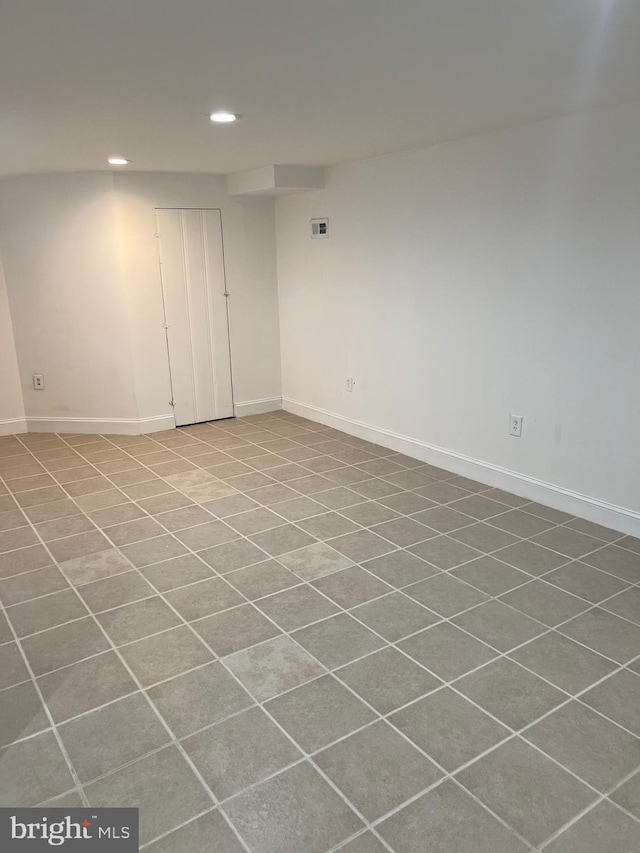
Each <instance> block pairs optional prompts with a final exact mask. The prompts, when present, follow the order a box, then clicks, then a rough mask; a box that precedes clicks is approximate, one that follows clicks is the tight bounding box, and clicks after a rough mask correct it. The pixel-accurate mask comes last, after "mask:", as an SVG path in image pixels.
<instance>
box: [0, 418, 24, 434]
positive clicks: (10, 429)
mask: <svg viewBox="0 0 640 853" xmlns="http://www.w3.org/2000/svg"><path fill="white" fill-rule="evenodd" d="M26 431H27V422H26V420H25V419H24V418H6V419H5V420H3V421H0V435H18V434H19V433H22V432H26Z"/></svg>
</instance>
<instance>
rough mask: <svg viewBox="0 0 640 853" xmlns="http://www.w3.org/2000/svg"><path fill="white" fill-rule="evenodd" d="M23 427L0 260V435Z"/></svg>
mask: <svg viewBox="0 0 640 853" xmlns="http://www.w3.org/2000/svg"><path fill="white" fill-rule="evenodd" d="M25 428H26V427H25V421H24V402H23V400H22V388H21V387H20V374H19V373H18V359H17V356H16V345H15V340H14V337H13V325H12V323H11V314H10V312H9V300H8V299H7V288H6V285H5V280H4V272H3V269H2V260H1V259H0V435H9V434H11V433H14V432H24V431H25Z"/></svg>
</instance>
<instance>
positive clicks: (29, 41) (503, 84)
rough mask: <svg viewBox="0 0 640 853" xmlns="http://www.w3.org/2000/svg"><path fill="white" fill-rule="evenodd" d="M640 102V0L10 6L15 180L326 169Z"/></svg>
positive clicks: (4, 50)
mask: <svg viewBox="0 0 640 853" xmlns="http://www.w3.org/2000/svg"><path fill="white" fill-rule="evenodd" d="M635 100H640V2H638V0H1V2H0V174H2V175H10V174H23V173H33V172H51V171H77V170H85V169H87V170H93V169H108V168H111V167H109V166H107V164H106V159H107V157H108V156H113V155H122V156H125V157H128V158H130V159H131V160H132V161H133V166H132V168H135V169H138V170H150V171H175V172H186V171H190V172H212V173H228V172H232V171H235V170H239V169H248V168H253V167H256V166H261V165H266V164H270V163H290V164H306V165H327V164H332V163H338V162H343V161H347V160H354V159H359V158H364V157H370V156H375V155H378V154H384V153H387V152H390V151H397V150H401V149H406V148H414V147H418V146H424V145H429V144H433V143H435V142H438V141H442V140H445V139H453V138H457V137H462V136H469V135H472V134H477V133H484V132H486V131H490V130H495V129H498V128H503V127H509V126H513V125H517V124H522V123H526V122H533V121H538V120H540V119H544V118H548V117H552V116H557V115H563V114H566V113H570V112H577V111H582V110H585V109H590V108H593V107H598V106H605V105H609V104H615V103H623V102H626V101H635ZM220 107H225V108H228V109H230V110H232V111H234V112H238V113H242V114H243V116H244V118H243V120H242V121H239V122H237V123H235V124H234V125H226V126H225V125H223V126H216V125H213V124H212V123H211V122H210V121H209V120H208V114H209V113H210V112H211V111H212V110H213V109H215V108H220Z"/></svg>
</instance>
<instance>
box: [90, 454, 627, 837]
mask: <svg viewBox="0 0 640 853" xmlns="http://www.w3.org/2000/svg"><path fill="white" fill-rule="evenodd" d="M116 446H117V445H116ZM122 449H123V448H122ZM123 450H124V449H123ZM124 452H125V453H126V450H124ZM292 464H297V463H292ZM345 467H349V466H348V464H345ZM201 470H202V469H201ZM267 470H268V469H267ZM408 470H411V469H408ZM312 475H313V474H312ZM453 477H455V475H452V478H453ZM282 485H287V486H289V483H286V484H282ZM115 488H118V487H117V486H115ZM174 488H175V487H174ZM178 491H180V490H179V489H178ZM401 491H403V490H401ZM485 491H486V490H485ZM408 493H411V491H410V490H409V491H408ZM183 494H184V493H183ZM472 494H473V493H472ZM305 496H306V495H305ZM187 497H188V496H187ZM306 497H309V498H310V499H311V500H314V498H313V494H312V495H309V496H306ZM143 499H144V498H143ZM133 502H134V503H136V501H135V500H133ZM364 502H365V501H364V500H363V501H362V502H361V503H364ZM268 508H269V509H271V510H272V511H273V507H268ZM511 509H512V508H511V507H506V509H505V512H508V511H510V510H511ZM326 511H327V512H331V511H332V510H331V508H327V509H326ZM333 511H335V510H333ZM84 514H85V515H86V513H84ZM319 514H324V513H319ZM338 514H340V512H339V511H338ZM502 514H504V513H502ZM212 517H214V516H212ZM404 517H407V516H404ZM283 518H284V517H283ZM301 520H303V519H301ZM284 521H285V522H288V523H292V524H293V525H294V526H296V527H297V524H296V523H295V522H289V521H288V519H286V518H284ZM125 523H126V522H125ZM475 523H477V520H475V519H473V520H471V521H470V524H475ZM554 526H560V525H554V524H553V523H551V522H550V527H554ZM165 529H166V528H165ZM365 529H366V528H365ZM305 532H306V531H305ZM169 535H172V534H171V531H169ZM252 535H253V534H252ZM536 535H537V534H536ZM241 538H243V539H247V538H248V537H245V536H242V537H241ZM313 538H315V537H313ZM434 538H435V537H434ZM452 538H453V537H452ZM518 538H519V539H521V537H518ZM249 541H251V540H249ZM328 541H330V540H328ZM521 541H522V540H521ZM253 544H255V543H253ZM608 544H610V543H608V542H603V543H602V546H600V547H606V546H607V545H608ZM329 547H331V546H329ZM395 547H396V546H395V545H394V548H395ZM189 550H190V549H189ZM595 550H600V548H598V549H595ZM190 552H191V553H194V552H192V551H190ZM391 553H393V551H392V552H391ZM480 554H482V555H484V552H480ZM279 556H283V555H279ZM562 556H564V555H562ZM267 557H268V559H273V558H271V557H269V555H267ZM275 559H276V561H277V560H278V558H277V557H276V558H275ZM474 559H475V558H474ZM567 560H568V562H572V560H571V558H567ZM470 562H472V561H470ZM254 565H257V564H254ZM141 568H144V567H141ZM208 568H209V569H211V567H208ZM363 568H364V570H365V571H368V570H367V569H366V567H363ZM436 568H437V567H436ZM455 568H458V566H456V567H455ZM134 569H135V570H136V571H138V572H139V573H140V574H141V571H140V568H137V567H134ZM211 570H212V569H211ZM437 570H438V571H441V570H440V569H438V568H437ZM212 572H215V570H212ZM368 573H369V574H370V575H371V576H372V577H375V578H376V579H377V580H378V581H380V580H382V579H380V578H377V576H375V575H373V574H372V573H371V572H368ZM227 574H233V572H231V573H225V575H220V574H219V573H218V574H213V576H214V577H215V576H218V577H222V578H223V579H224V578H225V576H226V575H227ZM437 576H438V575H434V577H437ZM143 577H144V575H143ZM535 577H536V576H530V577H529V578H528V580H527V581H525V582H523V584H522V585H521V586H526V585H528V584H529V583H530V582H531V581H532V580H533V579H535ZM614 577H615V576H614ZM458 580H460V579H458ZM619 580H620V579H619ZM147 581H148V579H147ZM382 582H384V581H382ZM460 582H463V583H464V581H460ZM190 585H192V584H189V585H188V586H190ZM299 585H300V586H302V585H306V586H311V587H312V585H311V584H309V583H308V582H303V583H301V584H299ZM152 586H153V585H152ZM469 586H470V587H471V588H474V587H473V586H472V585H469ZM182 588H184V587H182ZM312 588H314V587H312ZM517 588H519V587H517ZM552 588H553V589H556V590H557V589H558V588H557V587H555V586H554V587H552ZM314 589H315V588H314ZM316 591H317V592H320V593H321V594H323V593H322V591H321V590H316ZM394 591H398V592H400V593H401V594H404V593H403V592H401V590H398V589H396V588H395V587H393V586H391V585H389V591H388V593H385V595H388V594H390V593H391V592H394ZM167 592H169V591H167ZM276 594H277V592H276V593H272V594H271V595H276ZM502 594H506V593H502ZM616 594H617V593H616ZM159 595H160V597H161V598H162V599H163V600H165V599H164V594H163V593H160V592H159ZM241 595H242V594H241ZM243 597H244V596H243ZM264 597H265V598H267V597H270V596H264ZM324 597H325V598H327V596H324ZM381 597H384V596H380V598H381ZM611 597H613V596H611ZM490 599H493V600H497V596H490V598H489V600H490ZM259 600H260V599H256V600H253V601H251V600H249V602H248V603H250V604H253V605H254V607H255V606H256V604H255V601H259ZM375 600H377V599H375ZM410 600H412V601H413V599H410ZM332 603H333V604H335V602H332ZM415 603H416V604H420V602H415ZM503 603H504V602H503ZM588 605H589V607H588V609H587V610H585V612H588V610H589V609H593V607H595V606H596V605H594V604H593V603H592V602H588ZM421 606H423V605H421ZM476 606H480V605H476ZM338 607H339V610H340V611H341V612H343V613H344V612H347V611H345V609H344V608H342V607H340V606H339V605H338ZM474 607H475V606H474ZM425 609H427V608H425ZM471 609H473V608H471ZM512 609H513V608H512ZM514 612H518V613H519V611H517V610H514ZM176 613H177V611H176ZM177 615H178V616H179V618H181V619H182V617H181V616H180V614H177ZM263 615H266V614H263ZM349 615H351V616H353V614H352V613H350V614H349ZM455 615H456V616H457V615H460V614H455ZM94 618H95V617H94ZM203 618H206V617H203ZM267 618H268V617H267ZM326 618H327V619H328V618H332V617H326ZM572 618H574V617H572ZM269 621H272V622H273V620H269ZM318 621H325V620H318ZM357 621H360V620H357ZM448 621H449V619H441V620H440V623H442V622H448ZM567 621H570V620H567ZM185 624H187V623H186V622H185ZM274 624H276V623H274ZM314 624H317V623H314ZM360 624H364V623H362V622H360ZM454 624H455V623H454ZM276 627H277V628H278V630H279V631H280V630H281V629H280V627H279V626H277V625H276ZM305 627H306V626H305ZM365 627H367V628H368V626H365ZM545 627H546V626H545ZM556 627H557V626H556ZM296 630H297V629H296ZM368 630H371V629H370V628H368ZM421 630H422V629H421ZM551 630H554V629H553V628H550V629H548V630H546V631H545V632H544V633H549V632H550V631H551ZM290 633H291V632H282V634H283V635H284V636H290ZM374 633H375V632H374ZM416 633H419V632H416ZM466 633H468V632H466ZM196 636H197V635H196ZM541 636H542V635H541ZM198 639H199V640H200V641H202V640H201V638H199V637H198ZM292 639H294V641H295V638H292ZM382 639H383V641H384V643H385V645H388V646H390V647H395V646H394V644H390V643H388V641H387V640H385V639H384V638H382ZM404 639H406V638H402V640H404ZM267 642H268V641H267ZM398 642H400V641H398ZM527 642H530V641H527ZM205 645H206V644H205ZM257 645H259V644H257ZM522 645H526V643H524V644H522ZM514 650H515V649H510V650H509V653H511V652H513V651H514ZM399 651H401V650H399ZM305 652H306V650H305ZM374 653H375V652H373V653H371V654H374ZM307 654H308V652H307ZM506 654H507V653H498V658H499V657H504V656H506ZM367 656H368V655H365V656H363V657H367ZM405 656H406V657H409V659H410V660H412V661H413V659H412V658H410V656H408V655H405ZM495 659H496V658H494V660H495ZM413 662H414V663H417V662H416V661H413ZM205 665H206V664H205ZM418 665H419V666H421V665H420V664H419V663H418ZM616 665H617V666H618V667H619V669H622V668H623V667H622V666H621V665H620V664H619V662H616ZM223 666H225V665H224V663H223ZM323 668H324V666H323ZM422 668H423V669H426V667H422ZM479 668H481V667H479ZM523 668H524V667H523ZM225 669H227V668H226V666H225ZM227 671H228V670H227ZM427 671H428V670H427ZM324 674H325V673H323V675H324ZM467 674H468V673H465V674H464V675H467ZM610 674H613V673H610ZM333 675H334V676H335V677H338V676H336V674H335V672H334V673H333ZM176 677H179V676H176ZM318 677H323V676H318ZM461 677H464V676H461ZM538 677H540V676H538ZM607 677H609V676H607ZM167 680H171V679H167ZM236 680H237V679H236ZM338 680H339V681H340V679H339V677H338ZM238 683H240V684H241V682H238ZM340 683H342V682H340ZM242 686H243V687H244V685H242ZM443 686H444V685H443ZM554 686H555V685H554ZM592 686H593V685H590V686H589V688H588V689H591V687H592ZM244 689H246V688H244ZM293 689H297V686H296V688H292V690H293ZM586 689H587V688H586ZM286 692H289V691H286ZM351 692H352V693H354V695H356V696H357V694H355V691H351ZM358 698H359V699H360V701H363V700H362V698H361V697H358ZM465 698H466V697H465ZM414 701H417V700H414ZM467 701H469V700H467ZM567 701H570V699H568V700H567ZM258 704H260V703H258ZM365 704H367V703H365ZM93 710H95V709H93ZM372 710H373V711H374V713H375V714H376V715H377V717H378V719H380V714H379V713H378V712H377V711H375V709H372ZM395 710H397V709H394V712H395ZM483 710H484V709H483ZM554 710H555V709H554ZM88 713H90V712H88ZM484 713H486V711H485V712H484ZM405 739H407V738H405ZM407 740H408V739H407ZM408 742H409V743H412V742H411V741H409V740H408ZM412 745H413V746H414V748H415V745H414V744H412ZM324 748H326V747H323V749H324ZM543 754H544V753H543ZM137 760H139V759H137ZM430 760H433V759H431V758H430ZM111 772H115V771H111ZM278 772H282V771H278ZM276 775H277V774H276ZM332 787H333V785H332ZM339 793H340V792H339ZM340 795H341V794H340ZM421 795H422V794H419V795H417V796H421ZM341 796H342V795H341ZM342 798H343V799H345V801H346V802H348V800H346V798H344V797H342ZM408 802H409V801H407V802H404V803H402V804H401V806H399V807H398V808H403V807H404V806H406V805H407V803H408ZM483 808H485V809H486V807H485V806H484V805H483ZM387 816H388V815H385V816H383V817H382V818H380V819H379V820H382V819H386V817H387ZM501 822H502V821H501ZM343 843H344V842H340V844H343Z"/></svg>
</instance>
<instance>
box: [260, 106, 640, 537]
mask: <svg viewBox="0 0 640 853" xmlns="http://www.w3.org/2000/svg"><path fill="white" fill-rule="evenodd" d="M639 150H640V107H639V106H638V105H635V106H632V107H624V108H614V109H608V110H602V111H599V112H594V113H591V114H588V115H581V116H573V117H568V118H564V119H560V120H552V121H548V122H543V123H540V124H536V125H529V126H526V127H520V128H516V129H512V130H508V131H504V132H499V133H493V134H490V135H486V136H482V137H475V138H470V139H464V140H460V141H456V142H451V143H446V144H441V145H437V146H434V147H431V148H428V149H421V150H416V151H411V152H406V153H401V154H397V155H391V156H387V157H382V158H377V159H372V160H367V161H361V162H357V163H351V164H347V165H342V166H337V167H334V168H332V169H330V170H328V173H327V187H326V189H324V190H320V191H317V192H310V193H304V194H300V195H295V196H288V197H282V198H280V199H278V200H277V202H276V223H277V237H278V275H279V299H280V324H281V347H282V359H283V397H284V399H285V405H286V406H287V407H289V408H291V407H293V404H292V403H291V402H286V401H287V400H288V401H298V402H301V403H305V404H310V405H311V406H314V407H317V408H318V409H320V410H323V411H322V412H321V413H319V416H320V417H325V418H328V417H329V414H328V413H333V414H335V415H338V416H340V417H346V418H350V419H353V420H354V421H356V422H358V423H360V424H369V425H372V426H374V427H377V428H381V429H383V430H386V431H390V432H393V433H399V434H401V435H404V436H408V437H410V438H413V439H416V440H418V442H424V443H427V444H428V445H435V446H438V447H440V448H444V449H446V450H448V451H452V452H453V453H454V454H461V455H463V456H464V457H469V458H471V459H475V460H479V461H481V462H483V463H488V464H489V466H498V467H500V468H504V469H508V470H510V471H513V472H517V473H519V474H521V475H524V476H525V477H528V478H534V479H536V480H540V481H543V482H546V483H549V484H553V485H555V486H557V487H560V488H561V489H565V490H569V491H570V492H574V493H579V494H581V495H586V496H590V497H591V498H594V499H596V503H597V501H598V500H599V501H603V502H607V503H610V504H614V505H619V506H620V507H623V508H627V509H629V510H632V511H635V515H634V518H635V521H633V519H632V522H633V523H634V524H636V523H637V521H638V520H640V516H639V515H638V514H637V511H638V510H640V481H639V479H638V472H639V471H640V442H639V441H638V424H639V423H640V394H639V393H638V392H639V389H640V287H639V286H638V271H639V269H640V239H639V234H640V228H639V226H640V169H638V162H637V160H638V151H639ZM320 216H328V217H329V219H330V238H329V239H328V240H311V239H310V238H309V218H310V217H320ZM347 376H353V377H354V378H355V381H356V386H355V390H354V392H353V393H352V394H349V393H346V392H345V390H344V389H345V378H346V377H347ZM299 410H300V411H302V410H301V409H299ZM307 411H309V412H311V411H312V410H307ZM510 412H515V413H518V414H522V415H524V430H523V435H522V438H520V439H516V438H512V437H510V436H509V435H508V434H507V427H508V416H509V413H510ZM323 413H324V414H323ZM345 428H346V429H349V428H350V427H349V424H348V423H346V427H345ZM352 428H354V427H352ZM384 441H385V438H384V436H382V442H383V443H384ZM428 455H429V453H428V452H427V456H428ZM430 458H434V457H433V454H431V457H430ZM441 461H443V462H446V457H442V460H441ZM450 462H451V465H453V466H454V467H455V466H456V465H458V467H460V465H462V462H461V461H460V460H459V459H458V460H457V461H456V458H455V457H451V459H450ZM451 465H446V467H451ZM467 470H468V469H467ZM478 471H479V473H480V478H482V471H481V470H480V469H478ZM478 471H476V473H478ZM485 474H486V476H487V477H488V479H485V482H488V481H490V480H491V476H492V475H491V472H490V470H489V469H486V471H485ZM514 483H515V481H514ZM512 485H514V484H512ZM515 485H517V484H515ZM521 486H522V484H520V487H521ZM521 493H522V492H521ZM632 514H633V513H632ZM638 530H640V527H638Z"/></svg>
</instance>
